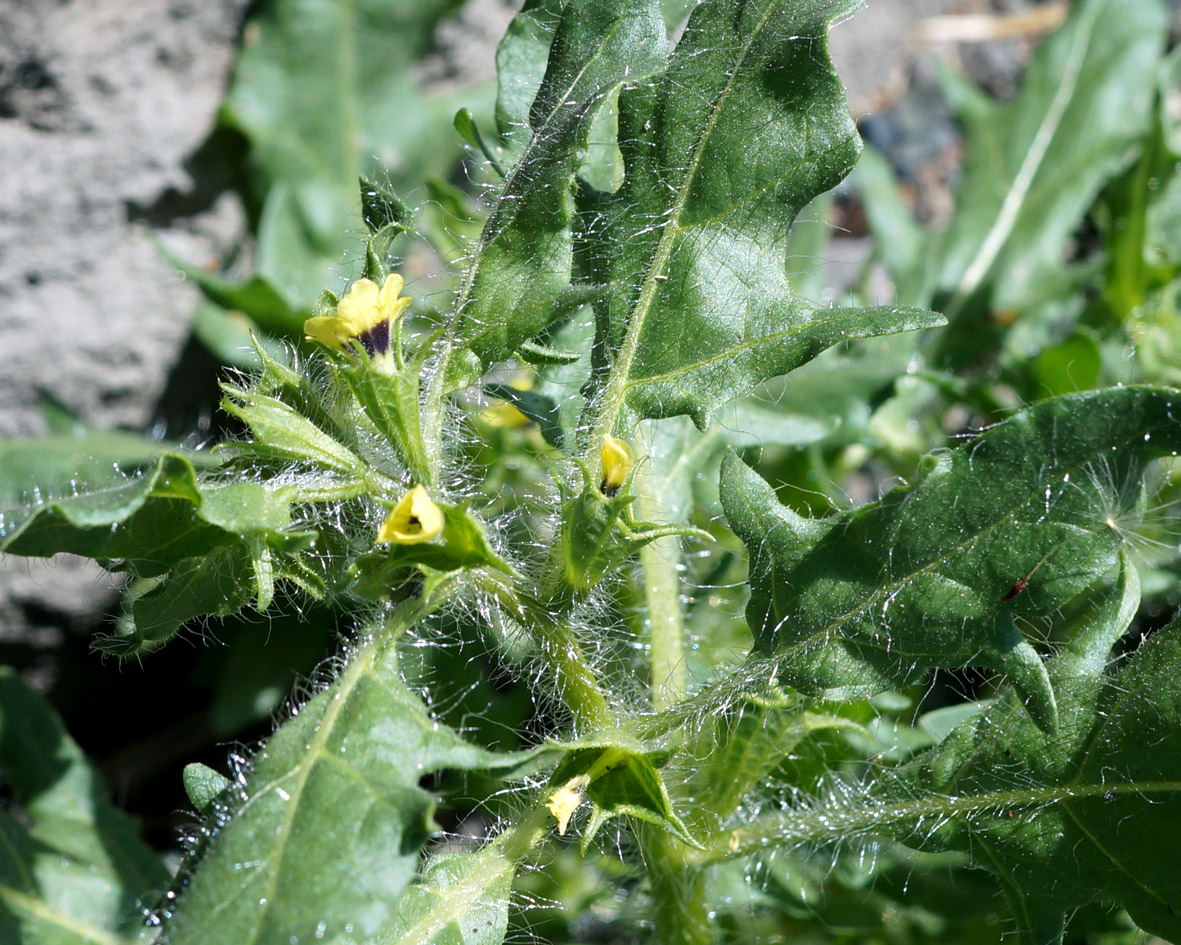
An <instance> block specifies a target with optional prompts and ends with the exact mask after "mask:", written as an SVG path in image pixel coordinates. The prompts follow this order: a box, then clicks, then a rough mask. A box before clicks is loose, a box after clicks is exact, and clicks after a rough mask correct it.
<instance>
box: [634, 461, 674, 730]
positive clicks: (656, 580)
mask: <svg viewBox="0 0 1181 945" xmlns="http://www.w3.org/2000/svg"><path fill="white" fill-rule="evenodd" d="M645 485H646V488H645V490H644V493H643V494H642V495H641V496H640V502H639V505H640V514H641V517H642V518H644V519H645V520H647V521H658V520H659V516H660V502H659V500H658V499H657V497H656V496H654V495H653V494H652V483H651V482H649V483H646V484H645ZM680 562H681V550H680V546H679V545H678V544H677V541H676V539H674V538H660V539H657V540H656V541H654V542H652V543H651V544H648V545H645V546H644V547H643V548H641V549H640V567H641V569H642V573H643V582H644V603H645V604H646V605H647V608H648V646H649V654H648V661H649V667H650V673H651V690H652V707H653V708H654V709H657V710H659V709H665V708H668V707H669V706H670V705H672V704H673V703H676V702H679V701H680V700H681V699H683V698H684V696H685V626H684V621H683V619H682V615H681V577H680V573H679V569H680Z"/></svg>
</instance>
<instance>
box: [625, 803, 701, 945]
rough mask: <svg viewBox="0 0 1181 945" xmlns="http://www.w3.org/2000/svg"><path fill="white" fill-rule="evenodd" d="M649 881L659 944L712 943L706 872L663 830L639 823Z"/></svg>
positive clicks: (683, 847) (699, 944)
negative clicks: (693, 862) (706, 891)
mask: <svg viewBox="0 0 1181 945" xmlns="http://www.w3.org/2000/svg"><path fill="white" fill-rule="evenodd" d="M636 833H637V836H638V839H639V842H640V850H641V852H642V854H643V857H644V863H645V864H646V865H647V868H648V882H649V883H650V884H651V887H652V912H653V915H652V920H653V925H654V926H655V928H656V934H655V936H654V937H653V939H652V941H653V942H655V943H657V945H710V943H711V942H712V941H713V930H712V929H711V927H710V921H709V913H708V912H707V910H706V906H705V873H704V871H702V870H701V869H699V868H697V867H695V866H693V865H691V864H690V862H689V861H688V859H687V857H686V855H685V853H686V848H685V845H684V844H683V843H681V841H680V840H678V839H677V838H676V837H672V836H669V835H668V834H667V833H664V832H663V831H662V830H659V829H656V828H653V827H650V826H648V825H647V824H643V825H637V830H636Z"/></svg>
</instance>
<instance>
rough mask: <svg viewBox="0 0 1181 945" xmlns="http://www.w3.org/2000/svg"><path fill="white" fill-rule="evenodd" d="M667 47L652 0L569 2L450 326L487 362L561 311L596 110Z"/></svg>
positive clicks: (657, 62) (656, 64) (656, 63)
mask: <svg viewBox="0 0 1181 945" xmlns="http://www.w3.org/2000/svg"><path fill="white" fill-rule="evenodd" d="M533 15H534V12H533V11H532V8H531V10H530V11H529V12H527V13H523V14H522V16H523V17H532V16H533ZM666 48H667V40H666V39H665V32H664V23H663V21H662V19H661V16H660V9H659V5H658V4H657V3H656V2H655V0H570V2H569V3H567V4H566V8H565V10H564V11H563V14H562V19H561V22H560V23H559V25H558V28H557V33H556V35H555V37H554V40H553V44H552V46H551V48H550V55H549V60H548V65H547V67H546V72H545V78H544V79H543V80H542V82H541V86H540V88H539V89H538V92H537V96H536V98H535V99H534V100H533V104H532V106H531V107H530V110H529V126H530V127H531V128H532V131H533V136H532V138H531V139H530V142H529V144H528V145H527V146H526V147H525V149H524V151H523V153H522V155H521V157H520V160H518V162H517V163H516V165H515V166H514V167H513V169H512V171H510V173H509V176H508V179H507V180H506V181H505V187H504V192H503V193H502V194H501V195H500V198H499V200H498V201H497V204H496V207H495V208H494V209H493V211H492V213H491V215H490V216H489V217H488V221H487V223H486V224H485V226H484V232H483V234H482V235H481V237H480V242H479V245H478V247H477V249H476V260H475V262H474V263H473V268H472V269H471V270H470V271H469V273H468V276H467V277H466V280H465V287H464V289H463V291H462V293H461V297H460V299H459V303H458V304H459V311H458V322H457V324H456V326H455V332H456V335H457V337H458V339H459V341H460V343H461V344H463V345H466V346H467V347H469V348H470V349H471V350H472V351H473V352H475V354H476V355H477V356H478V357H479V359H480V361H481V362H482V363H483V364H485V365H487V364H489V363H491V362H493V361H497V360H503V359H504V358H507V357H510V356H511V355H512V354H513V353H514V352H515V351H516V349H517V348H518V347H519V346H520V345H521V344H522V343H523V342H526V341H528V340H530V339H531V338H533V337H534V336H535V335H538V334H540V333H541V332H542V331H543V330H544V329H545V328H546V327H547V326H548V325H549V324H550V322H551V321H553V319H554V318H555V317H557V315H558V313H559V311H560V308H559V307H558V301H559V297H560V296H561V295H562V293H563V292H564V291H566V290H567V289H568V288H569V285H570V273H571V266H572V253H573V231H572V221H573V215H574V198H573V193H572V185H573V181H574V175H575V173H576V172H577V171H578V168H579V166H580V164H581V154H582V151H583V149H584V148H585V147H586V142H587V137H588V135H589V133H590V127H591V122H592V119H593V117H594V113H595V109H596V107H597V106H599V105H600V103H601V102H602V101H603V100H604V98H605V97H606V96H607V95H608V94H609V93H610V92H611V91H612V90H613V89H615V88H616V87H618V86H619V85H620V83H622V82H623V81H625V80H627V79H633V80H634V79H636V78H639V77H642V76H645V75H648V74H649V73H651V72H654V71H656V70H658V69H660V68H661V67H662V66H663V64H664V60H665V50H666ZM508 107H510V108H511V107H512V106H508ZM506 120H508V121H511V118H509V117H507V115H506Z"/></svg>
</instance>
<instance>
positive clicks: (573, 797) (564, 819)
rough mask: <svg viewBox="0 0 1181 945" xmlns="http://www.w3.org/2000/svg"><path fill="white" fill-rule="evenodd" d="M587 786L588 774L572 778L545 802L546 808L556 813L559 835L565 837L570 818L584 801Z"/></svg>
mask: <svg viewBox="0 0 1181 945" xmlns="http://www.w3.org/2000/svg"><path fill="white" fill-rule="evenodd" d="M586 786H587V777H586V775H579V776H578V777H576V778H571V779H570V782H569V783H568V784H565V785H563V786H562V787H560V788H558V789H557V790H556V791H554V793H553V794H551V795H550V796H549V800H548V801H546V802H545V806H546V809H547V810H549V812H550V813H551V814H553V815H554V819H555V820H556V821H557V822H558V835H559V836H562V837H564V836H565V835H566V828H567V827H568V826H569V825H570V818H571V817H573V816H574V812H575V811H576V810H578V805H579V804H581V803H582V794H583V792H584V791H585V790H586Z"/></svg>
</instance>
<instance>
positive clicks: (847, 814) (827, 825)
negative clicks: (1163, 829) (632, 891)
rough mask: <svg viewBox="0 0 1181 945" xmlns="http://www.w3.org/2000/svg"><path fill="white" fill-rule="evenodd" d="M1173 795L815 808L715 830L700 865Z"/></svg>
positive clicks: (1129, 789)
mask: <svg viewBox="0 0 1181 945" xmlns="http://www.w3.org/2000/svg"><path fill="white" fill-rule="evenodd" d="M1176 793H1181V781H1136V782H1123V783H1118V784H1113V783H1111V782H1108V783H1106V784H1081V783H1079V782H1070V783H1066V784H1060V785H1054V786H1051V787H1040V788H1025V789H1020V790H1012V791H990V792H988V793H985V794H973V795H965V796H961V797H957V796H936V795H928V796H926V797H924V798H923V799H921V800H918V801H906V802H899V803H896V804H879V805H873V804H872V803H871V804H870V805H868V806H866V807H864V808H861V809H859V810H853V811H850V810H834V809H832V808H818V809H816V810H808V811H799V812H796V813H792V814H786V815H782V816H778V817H773V818H766V819H762V820H755V821H753V822H751V823H749V824H737V825H735V826H734V827H731V828H728V829H726V830H722V831H719V832H718V833H716V834H715V835H714V836H713V838H712V839H711V840H709V841H707V843H706V847H707V850H706V852H705V853H704V854H702V855H701V861H702V862H703V863H713V862H717V861H718V860H722V859H727V858H729V857H731V856H743V855H745V854H748V853H755V852H759V851H763V850H766V849H768V848H769V847H778V846H794V845H796V844H800V843H824V842H826V841H829V840H840V839H845V840H848V839H849V838H851V837H854V836H856V834H857V833H859V832H863V831H871V832H872V831H873V830H874V829H875V828H883V827H891V826H896V825H898V824H905V823H907V822H911V821H913V822H915V823H918V822H920V821H922V820H923V819H926V818H932V817H934V818H938V819H950V818H952V817H955V816H958V815H963V814H972V813H975V812H977V811H982V810H989V809H994V808H995V809H999V810H1020V809H1024V808H1028V807H1045V806H1050V805H1054V804H1063V805H1067V807H1068V806H1069V802H1070V801H1071V800H1074V799H1087V798H1092V797H1108V798H1110V797H1117V796H1123V795H1137V796H1138V795H1142V794H1176ZM736 831H740V834H739V839H738V843H737V847H736V849H734V850H731V849H730V845H731V842H732V838H733V836H734V835H735V832H736Z"/></svg>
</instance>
